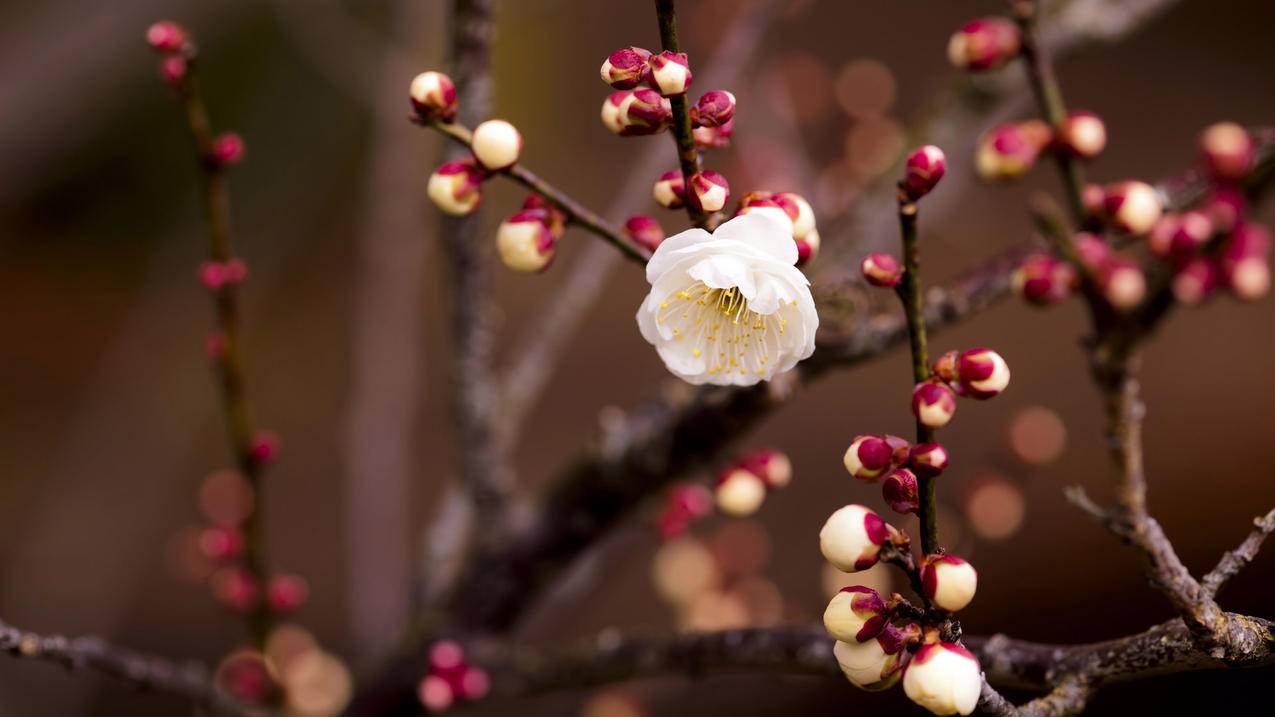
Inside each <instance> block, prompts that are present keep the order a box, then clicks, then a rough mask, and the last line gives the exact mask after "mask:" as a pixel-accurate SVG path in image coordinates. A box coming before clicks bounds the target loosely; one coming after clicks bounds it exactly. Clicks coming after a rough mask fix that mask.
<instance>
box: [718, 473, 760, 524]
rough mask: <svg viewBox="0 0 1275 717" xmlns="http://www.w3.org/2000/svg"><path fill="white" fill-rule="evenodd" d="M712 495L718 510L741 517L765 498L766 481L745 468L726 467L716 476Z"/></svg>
mask: <svg viewBox="0 0 1275 717" xmlns="http://www.w3.org/2000/svg"><path fill="white" fill-rule="evenodd" d="M713 496H714V498H715V499H716V502H717V508H718V510H720V511H722V512H723V513H725V514H726V515H730V516H734V517H736V518H742V517H744V516H749V515H752V514H753V513H756V512H757V510H758V509H759V508H761V504H762V501H764V500H765V499H766V482H765V481H763V480H762V479H761V478H760V477H758V476H757V475H756V474H754V473H753V472H752V471H750V470H747V469H745V468H740V467H733V468H727V469H726V470H724V471H722V473H721V475H719V476H718V478H717V487H716V488H715V489H714V491H713Z"/></svg>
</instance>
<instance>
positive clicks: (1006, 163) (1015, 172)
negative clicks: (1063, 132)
mask: <svg viewBox="0 0 1275 717" xmlns="http://www.w3.org/2000/svg"><path fill="white" fill-rule="evenodd" d="M1035 127H1036V125H1031V124H1028V123H1025V122H1024V123H1020V124H1014V123H1010V124H1003V125H998V126H996V127H993V128H992V129H990V130H988V131H986V132H984V133H983V135H982V136H981V137H979V140H978V146H977V147H976V148H975V150H974V168H975V170H976V171H977V172H978V176H980V177H982V178H983V179H985V180H988V181H1008V180H1013V179H1018V178H1019V177H1022V176H1023V175H1024V174H1026V173H1027V171H1028V170H1029V169H1031V168H1032V165H1034V164H1035V163H1036V158H1037V157H1038V156H1040V150H1041V145H1040V136H1039V133H1038V132H1037V131H1036V130H1035Z"/></svg>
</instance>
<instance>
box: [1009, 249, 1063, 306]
mask: <svg viewBox="0 0 1275 717" xmlns="http://www.w3.org/2000/svg"><path fill="white" fill-rule="evenodd" d="M1075 280H1076V272H1075V269H1073V268H1072V266H1071V265H1070V264H1068V263H1066V262H1063V261H1059V260H1058V259H1056V258H1054V257H1052V256H1049V255H1048V254H1037V255H1035V256H1031V257H1028V258H1027V259H1025V260H1024V261H1023V263H1022V265H1020V266H1019V267H1018V269H1017V270H1016V271H1015V272H1014V275H1013V277H1012V282H1013V285H1014V291H1015V292H1016V293H1017V294H1018V295H1019V296H1022V297H1023V299H1025V300H1026V301H1028V302H1029V303H1032V304H1037V305H1039V306H1046V305H1049V304H1054V303H1057V302H1059V301H1061V300H1063V299H1065V298H1067V296H1068V295H1069V294H1071V289H1072V286H1073V284H1074V283H1075Z"/></svg>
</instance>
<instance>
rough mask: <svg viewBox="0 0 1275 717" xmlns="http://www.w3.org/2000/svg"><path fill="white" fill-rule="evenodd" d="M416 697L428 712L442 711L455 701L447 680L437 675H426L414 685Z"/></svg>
mask: <svg viewBox="0 0 1275 717" xmlns="http://www.w3.org/2000/svg"><path fill="white" fill-rule="evenodd" d="M416 698H417V699H419V700H420V701H421V705H423V706H424V707H425V709H426V710H428V711H430V712H442V711H444V710H446V709H447V708H448V707H451V706H452V703H454V702H455V701H456V696H455V695H454V694H453V693H452V687H451V685H450V684H448V682H447V680H444V679H443V678H441V677H439V676H437V675H426V676H425V678H424V679H422V680H421V683H420V684H419V685H417V687H416Z"/></svg>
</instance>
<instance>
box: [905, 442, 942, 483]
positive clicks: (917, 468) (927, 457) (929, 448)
mask: <svg viewBox="0 0 1275 717" xmlns="http://www.w3.org/2000/svg"><path fill="white" fill-rule="evenodd" d="M947 461H948V458H947V449H946V448H944V447H943V446H942V445H940V444H938V443H922V444H919V445H917V446H915V447H914V448H913V449H912V453H911V455H909V456H908V467H909V468H911V469H912V472H913V473H916V474H917V475H918V476H920V477H922V478H935V477H937V476H939V475H940V474H942V473H943V471H945V470H947Z"/></svg>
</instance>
